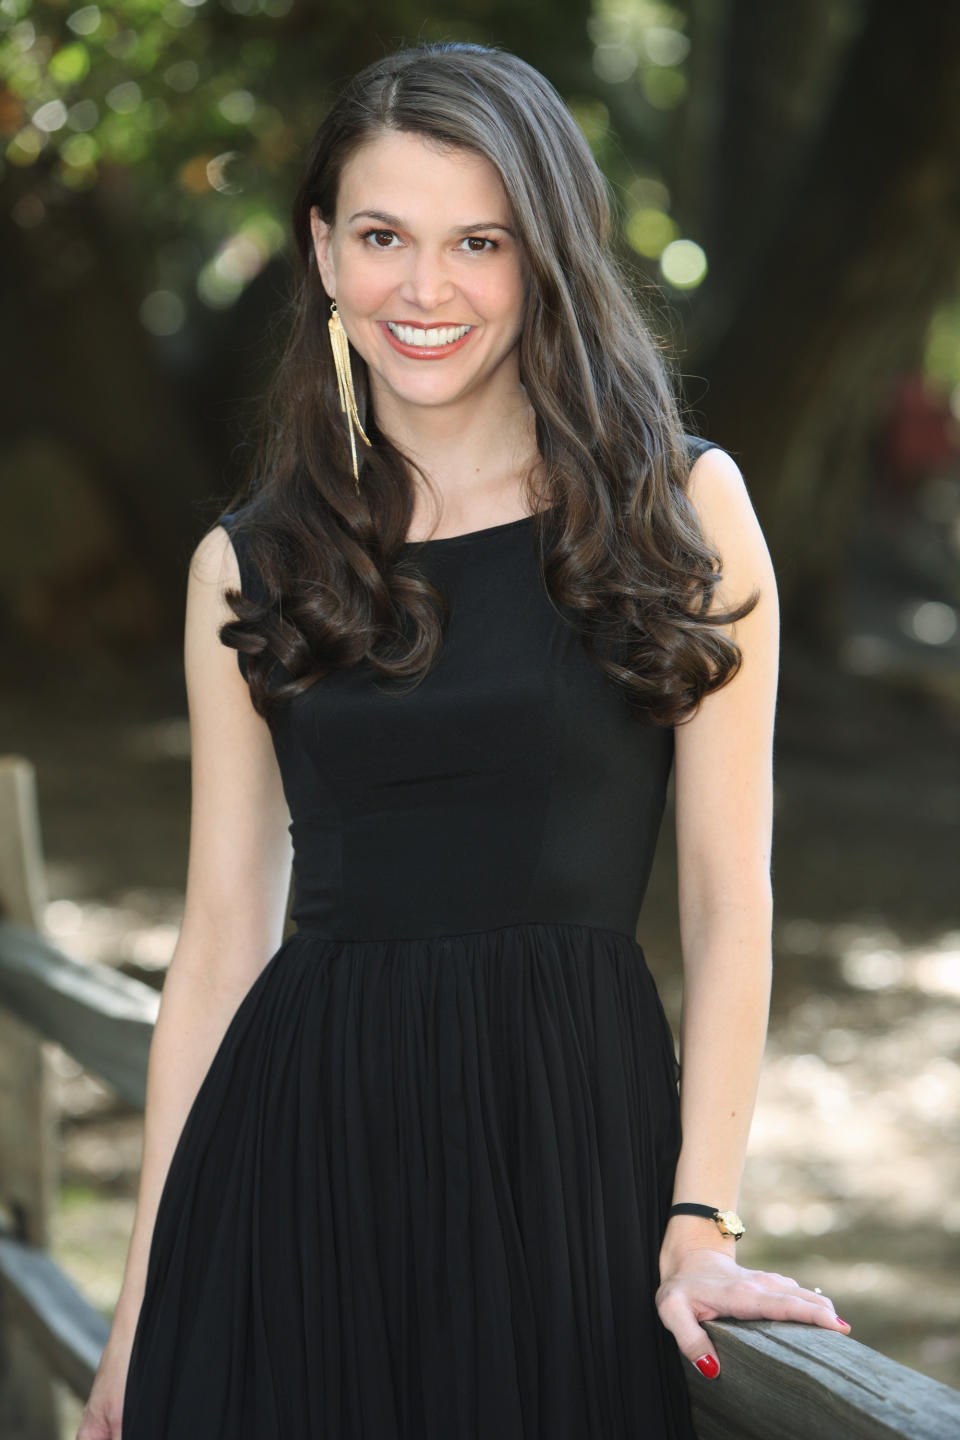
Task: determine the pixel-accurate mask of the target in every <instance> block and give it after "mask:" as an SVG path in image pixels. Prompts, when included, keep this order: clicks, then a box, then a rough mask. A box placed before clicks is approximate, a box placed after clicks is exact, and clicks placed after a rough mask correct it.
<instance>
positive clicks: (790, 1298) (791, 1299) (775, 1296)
mask: <svg viewBox="0 0 960 1440" xmlns="http://www.w3.org/2000/svg"><path fill="white" fill-rule="evenodd" d="M825 1299H826V1296H824V1295H808V1296H805V1295H803V1294H802V1293H799V1292H794V1293H793V1294H787V1293H784V1292H778V1291H772V1290H765V1289H763V1288H761V1287H760V1286H757V1285H753V1284H750V1283H748V1284H746V1285H741V1286H737V1287H736V1289H735V1290H733V1291H732V1292H731V1297H730V1304H731V1306H735V1307H736V1308H735V1309H733V1308H732V1309H731V1310H730V1312H729V1313H730V1314H731V1315H734V1316H735V1317H736V1318H737V1319H739V1320H797V1321H800V1322H801V1323H802V1324H808V1325H821V1326H823V1327H824V1329H828V1330H837V1329H843V1330H849V1329H850V1326H849V1325H848V1324H847V1322H846V1321H845V1320H841V1319H840V1317H839V1315H837V1313H836V1312H835V1310H834V1308H833V1305H832V1304H831V1303H830V1302H829V1301H828V1302H827V1304H826V1305H824V1303H823V1301H824V1300H825Z"/></svg>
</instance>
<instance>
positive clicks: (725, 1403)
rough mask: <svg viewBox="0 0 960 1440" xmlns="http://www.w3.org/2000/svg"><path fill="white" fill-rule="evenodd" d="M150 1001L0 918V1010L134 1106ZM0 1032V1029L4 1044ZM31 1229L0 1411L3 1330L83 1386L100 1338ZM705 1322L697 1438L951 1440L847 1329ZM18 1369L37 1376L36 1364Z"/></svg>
mask: <svg viewBox="0 0 960 1440" xmlns="http://www.w3.org/2000/svg"><path fill="white" fill-rule="evenodd" d="M27 765H28V762H26V761H20V760H15V761H11V760H9V759H8V760H3V759H2V758H0V834H2V835H4V837H5V838H4V841H2V842H0V898H2V899H4V900H5V902H6V913H7V914H8V915H10V914H11V913H12V911H13V908H14V907H12V906H11V905H10V903H9V900H8V899H7V893H8V892H6V891H5V889H4V885H5V882H9V880H10V875H11V868H10V867H5V864H4V856H5V855H6V856H9V855H10V853H12V852H11V847H10V844H9V839H10V827H13V829H16V827H17V823H18V819H17V817H18V815H21V814H22V812H24V809H25V807H24V804H23V800H24V797H27V798H29V795H30V790H31V785H32V771H30V770H29V768H27V769H26V770H24V769H20V771H19V773H18V778H17V780H16V782H15V785H14V786H11V785H9V784H8V785H7V786H6V787H5V785H4V776H5V775H6V776H7V778H8V780H9V776H10V774H11V772H12V771H13V770H14V769H16V767H27ZM14 795H15V796H16V803H15V804H12V803H11V798H12V797H13V796H14ZM26 810H27V812H28V811H29V806H27V807H26ZM27 831H30V832H31V833H32V834H33V836H34V847H33V848H34V852H36V843H35V842H36V836H37V835H38V834H39V828H38V826H37V824H36V816H35V814H34V815H33V816H30V815H29V814H27V820H26V825H25V827H21V842H22V838H23V834H24V833H26V832H27ZM14 848H15V847H14ZM17 867H19V869H20V870H21V871H23V869H24V865H23V852H22V849H21V853H20V855H19V858H18V860H17V862H16V865H15V866H13V867H12V868H13V869H14V870H16V868H17ZM5 869H6V873H5ZM34 883H35V882H34ZM23 908H24V907H22V906H21V907H20V909H21V911H22V910H23ZM158 1005H159V996H158V995H157V993H156V991H155V990H153V989H151V988H150V986H148V985H144V984H143V983H142V982H141V981H138V980H134V979H132V978H130V977H129V976H126V975H123V974H121V973H120V972H118V971H116V970H113V969H111V968H109V967H107V966H102V965H93V964H89V963H85V962H84V963H81V962H80V961H77V960H74V959H71V958H70V957H69V956H68V955H65V954H63V952H62V951H61V950H60V949H59V948H58V947H57V946H56V945H55V944H53V943H52V942H51V941H50V940H49V939H47V938H45V937H44V936H43V935H42V934H40V933H38V929H37V928H36V927H35V925H31V924H29V923H26V924H23V923H16V920H15V919H7V920H3V921H0V1015H2V1014H3V1012H6V1014H5V1015H4V1016H3V1018H4V1019H7V1020H9V1019H10V1017H14V1021H13V1023H15V1024H16V1025H17V1026H18V1027H26V1029H27V1031H29V1033H30V1034H31V1035H32V1037H33V1039H34V1041H35V1043H36V1044H40V1043H41V1040H47V1041H50V1040H52V1041H56V1042H57V1043H59V1044H60V1045H61V1046H62V1047H63V1048H64V1049H65V1050H67V1051H68V1052H69V1053H70V1054H71V1055H73V1056H74V1057H75V1058H76V1059H77V1060H79V1061H80V1062H81V1064H83V1065H84V1066H85V1067H86V1068H87V1069H89V1070H90V1071H91V1072H92V1073H93V1074H95V1075H97V1076H98V1077H99V1078H100V1079H102V1080H104V1081H106V1082H107V1083H108V1084H110V1085H111V1086H113V1087H114V1088H115V1089H116V1090H117V1091H118V1092H119V1093H120V1094H121V1095H122V1096H123V1097H124V1098H125V1099H126V1100H128V1101H129V1102H130V1103H131V1104H132V1105H135V1106H137V1107H138V1108H141V1109H142V1108H143V1105H144V1099H145V1091H146V1068H147V1055H148V1051H149V1045H150V1036H151V1034H152V1029H153V1025H154V1022H155V1020H156V1014H157V1008H158ZM3 1033H5V1032H3ZM2 1039H3V1034H2V1033H0V1043H2ZM7 1118H8V1117H7V1116H6V1114H4V1119H3V1123H0V1204H2V1205H3V1206H4V1208H6V1209H7V1210H9V1211H10V1213H11V1214H13V1215H20V1216H22V1215H23V1214H24V1203H23V1199H22V1197H21V1196H18V1195H17V1194H16V1193H15V1188H16V1184H17V1181H18V1177H19V1176H20V1175H21V1174H22V1173H23V1169H24V1167H23V1166H22V1165H14V1166H12V1167H8V1164H7V1161H8V1153H7V1149H8V1138H9V1135H10V1133H11V1130H10V1127H9V1126H8V1124H7ZM16 1133H19V1132H16ZM28 1168H29V1167H28ZM11 1183H12V1184H13V1186H14V1189H13V1190H11ZM33 1230H34V1232H36V1230H37V1227H36V1226H34V1227H33ZM39 1233H41V1234H42V1235H43V1237H44V1238H43V1240H42V1242H41V1241H36V1240H35V1239H34V1238H33V1234H31V1233H30V1227H29V1226H26V1225H25V1224H23V1223H21V1224H19V1225H16V1224H15V1225H13V1226H10V1225H8V1226H6V1227H0V1300H2V1302H3V1303H2V1308H0V1319H2V1325H3V1326H4V1327H6V1329H5V1330H0V1419H3V1417H4V1416H5V1415H7V1416H9V1415H11V1414H14V1413H20V1412H19V1411H18V1410H17V1406H19V1405H20V1403H21V1401H22V1398H23V1387H22V1386H20V1388H19V1390H18V1393H17V1395H16V1397H15V1398H16V1405H14V1404H13V1403H12V1402H11V1403H9V1404H7V1403H6V1397H5V1395H4V1391H7V1392H12V1391H14V1390H17V1387H18V1382H19V1381H20V1380H22V1378H23V1375H22V1374H19V1373H18V1374H13V1373H11V1367H10V1365H9V1364H6V1365H4V1362H3V1357H4V1356H10V1355H13V1354H14V1353H15V1352H14V1349H13V1348H12V1347H11V1344H10V1333H8V1332H11V1333H12V1332H15V1333H16V1334H17V1335H18V1336H19V1337H21V1338H25V1339H26V1341H27V1349H26V1351H17V1352H16V1353H17V1354H20V1355H22V1354H27V1355H28V1356H30V1357H32V1358H34V1359H36V1358H37V1357H39V1358H40V1359H41V1360H42V1363H43V1365H44V1367H45V1371H44V1374H43V1377H42V1378H48V1377H49V1376H50V1375H55V1376H56V1377H57V1378H59V1379H60V1380H62V1381H64V1382H65V1383H66V1384H67V1385H69V1386H70V1388H71V1389H72V1390H73V1391H74V1393H75V1394H77V1395H78V1396H80V1397H81V1398H82V1399H85V1398H86V1396H87V1394H88V1393H89V1389H90V1385H91V1383H92V1380H93V1376H94V1373H95V1370H96V1367H97V1364H98V1363H99V1359H100V1354H101V1352H102V1349H103V1345H104V1342H105V1340H106V1337H107V1331H108V1327H107V1323H106V1321H105V1320H104V1318H103V1316H102V1315H101V1314H100V1313H99V1311H97V1310H95V1309H94V1308H93V1307H92V1306H91V1305H90V1304H89V1303H88V1301H87V1300H86V1299H85V1298H84V1297H83V1296H82V1295H81V1294H80V1293H79V1291H78V1290H77V1289H76V1287H75V1286H74V1284H73V1282H72V1281H71V1280H70V1279H69V1277H68V1276H67V1275H65V1274H64V1272H63V1271H62V1270H61V1269H60V1268H59V1267H58V1266H57V1265H56V1264H54V1262H53V1261H52V1260H51V1258H50V1256H49V1254H48V1253H47V1249H46V1246H47V1244H48V1240H47V1238H46V1234H47V1232H46V1227H45V1226H44V1227H40V1231H39ZM706 1328H707V1330H708V1331H709V1332H710V1335H711V1338H712V1339H713V1341H714V1343H715V1345H716V1347H717V1353H718V1354H719V1356H720V1364H721V1371H720V1375H719V1376H718V1377H717V1378H716V1379H715V1380H703V1379H701V1378H700V1377H699V1376H698V1375H696V1374H695V1373H693V1371H692V1367H691V1374H690V1376H689V1377H688V1380H689V1385H690V1393H691V1397H692V1400H693V1408H694V1416H695V1420H696V1426H697V1432H698V1435H699V1436H700V1440H837V1437H840V1436H842V1437H843V1440H960V1391H957V1390H954V1389H952V1388H951V1387H950V1386H948V1385H942V1384H940V1383H939V1382H938V1381H936V1380H931V1379H930V1378H929V1377H928V1376H926V1375H922V1374H920V1373H918V1372H917V1371H915V1370H911V1369H909V1368H908V1367H907V1366H905V1365H900V1364H898V1363H897V1362H896V1361H894V1360H890V1359H888V1358H887V1357H886V1356H885V1355H880V1354H878V1353H877V1352H876V1351H875V1350H871V1349H870V1348H869V1347H868V1346H866V1345H861V1344H860V1342H859V1341H857V1340H854V1339H853V1337H852V1336H849V1335H838V1334H834V1333H833V1332H830V1333H828V1332H826V1331H824V1330H821V1329H819V1328H817V1327H815V1326H812V1325H801V1324H788V1323H784V1322H774V1321H746V1320H715V1321H708V1322H707V1327H706ZM28 1378H29V1379H30V1381H31V1383H33V1384H34V1385H36V1383H37V1374H36V1371H35V1370H32V1371H31V1372H30V1375H29V1377H28ZM32 1413H33V1414H36V1413H39V1412H37V1411H36V1410H35V1411H34V1412H32ZM0 1434H2V1435H3V1436H4V1440H58V1437H57V1436H56V1431H55V1430H54V1429H53V1428H50V1427H49V1426H48V1428H47V1429H43V1428H38V1427H37V1424H36V1422H35V1421H31V1424H30V1426H29V1427H27V1426H24V1425H20V1424H19V1423H15V1424H13V1425H11V1423H10V1422H9V1421H8V1422H7V1423H6V1424H5V1425H0ZM296 1440H310V1437H307V1436H302V1437H300V1436H298V1437H296Z"/></svg>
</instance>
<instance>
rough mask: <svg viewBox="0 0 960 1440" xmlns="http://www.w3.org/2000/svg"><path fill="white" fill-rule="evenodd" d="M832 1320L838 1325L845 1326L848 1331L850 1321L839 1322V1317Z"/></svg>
mask: <svg viewBox="0 0 960 1440" xmlns="http://www.w3.org/2000/svg"><path fill="white" fill-rule="evenodd" d="M834 1319H835V1320H836V1322H837V1324H838V1325H846V1327H847V1329H848V1330H849V1329H850V1321H849V1320H841V1319H840V1316H839V1315H836V1316H834Z"/></svg>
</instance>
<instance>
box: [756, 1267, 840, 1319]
mask: <svg viewBox="0 0 960 1440" xmlns="http://www.w3.org/2000/svg"><path fill="white" fill-rule="evenodd" d="M753 1278H754V1283H756V1284H761V1285H763V1286H764V1288H765V1289H768V1290H776V1291H782V1292H786V1293H790V1294H795V1295H801V1296H802V1297H803V1298H804V1299H805V1300H809V1301H811V1303H812V1304H815V1305H822V1306H823V1307H824V1308H825V1309H827V1310H833V1308H834V1306H833V1301H832V1300H831V1299H830V1297H829V1295H824V1293H823V1291H822V1290H810V1289H808V1288H807V1287H806V1286H805V1285H801V1284H800V1282H799V1280H795V1279H794V1278H793V1276H792V1275H780V1274H778V1273H777V1271H776V1270H755V1271H754V1272H753Z"/></svg>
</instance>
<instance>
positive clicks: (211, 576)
mask: <svg viewBox="0 0 960 1440" xmlns="http://www.w3.org/2000/svg"><path fill="white" fill-rule="evenodd" d="M190 578H191V580H196V581H198V582H200V583H201V584H208V585H216V586H224V585H225V586H227V588H231V587H232V586H236V587H237V588H238V589H239V586H240V564H239V561H238V560H237V553H236V551H235V549H234V548H233V541H232V540H231V538H230V535H229V532H228V531H227V528H226V526H225V525H221V524H219V523H218V524H216V525H213V526H211V528H210V529H209V530H208V531H207V533H206V534H205V535H203V536H202V537H201V539H200V540H199V541H198V542H197V544H196V546H195V547H194V551H193V554H192V555H191V557H190Z"/></svg>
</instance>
